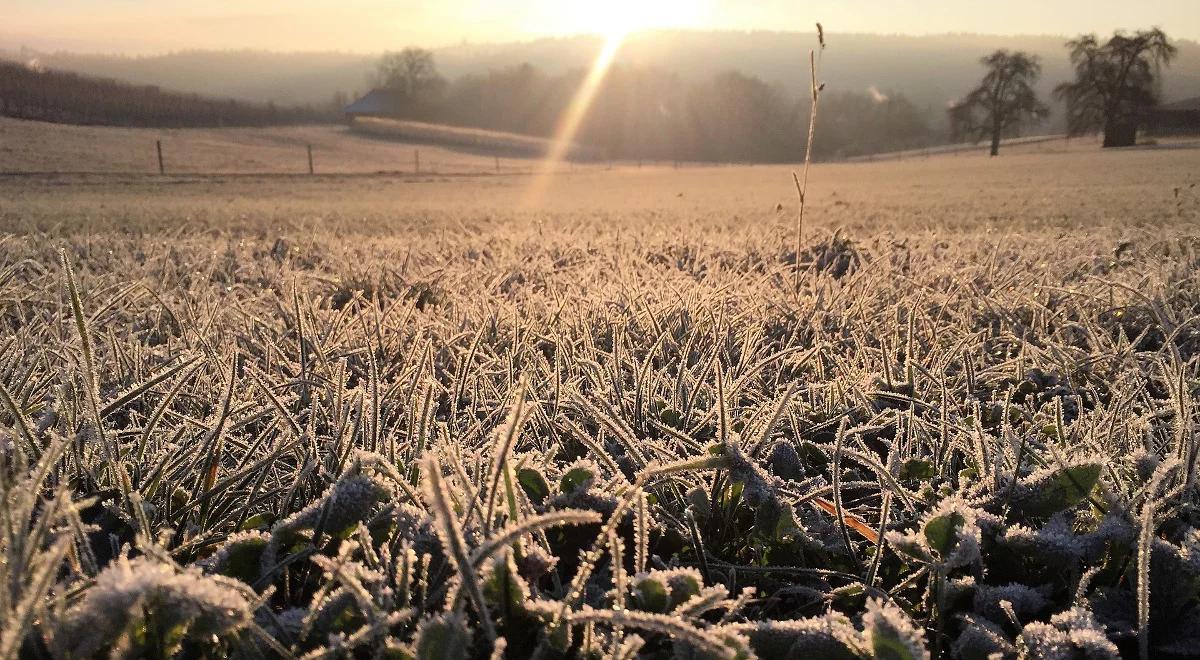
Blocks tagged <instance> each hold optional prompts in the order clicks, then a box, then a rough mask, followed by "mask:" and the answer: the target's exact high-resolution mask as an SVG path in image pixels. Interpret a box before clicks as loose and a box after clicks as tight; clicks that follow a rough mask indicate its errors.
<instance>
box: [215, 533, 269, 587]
mask: <svg viewBox="0 0 1200 660" xmlns="http://www.w3.org/2000/svg"><path fill="white" fill-rule="evenodd" d="M266 547H267V539H266V537H250V538H244V539H238V540H237V541H234V542H233V543H230V544H227V545H226V547H225V548H223V549H222V550H221V553H222V555H223V557H222V561H221V566H220V571H219V572H220V574H221V575H224V576H227V577H231V578H237V579H238V580H241V581H242V582H245V583H246V584H253V583H254V582H255V580H257V579H258V576H259V572H258V569H259V562H260V560H261V559H262V553H263V549H265V548H266Z"/></svg>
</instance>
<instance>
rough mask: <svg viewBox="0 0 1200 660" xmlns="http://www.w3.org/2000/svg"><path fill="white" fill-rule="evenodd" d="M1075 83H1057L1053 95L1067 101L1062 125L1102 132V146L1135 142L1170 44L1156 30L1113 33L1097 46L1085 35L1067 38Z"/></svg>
mask: <svg viewBox="0 0 1200 660" xmlns="http://www.w3.org/2000/svg"><path fill="white" fill-rule="evenodd" d="M1067 48H1069V49H1070V50H1071V63H1072V64H1074V65H1075V82H1071V83H1063V84H1061V85H1059V86H1058V87H1057V88H1056V89H1055V90H1054V93H1055V95H1056V96H1058V97H1059V98H1060V99H1063V100H1064V101H1066V104H1067V128H1068V131H1069V132H1070V133H1071V134H1072V135H1081V134H1084V133H1092V132H1095V131H1097V130H1103V131H1104V146H1105V147H1125V146H1130V145H1132V144H1134V143H1135V142H1136V141H1137V127H1138V121H1139V119H1140V118H1141V117H1142V116H1143V115H1144V113H1145V112H1146V111H1147V110H1149V109H1151V108H1153V107H1154V106H1155V105H1157V104H1158V92H1157V89H1156V87H1157V82H1158V74H1159V72H1160V70H1161V68H1162V67H1163V66H1164V65H1168V64H1170V62H1171V60H1172V59H1174V57H1175V54H1176V52H1177V51H1176V48H1175V46H1174V45H1173V44H1172V43H1171V42H1170V40H1169V39H1168V38H1167V35H1166V34H1165V33H1164V32H1163V31H1162V30H1160V29H1158V28H1154V29H1152V30H1139V31H1138V32H1136V33H1134V34H1133V35H1127V34H1125V33H1123V32H1117V33H1116V34H1114V35H1113V36H1112V38H1111V39H1109V40H1108V42H1107V43H1104V44H1101V43H1100V42H1099V40H1098V39H1097V38H1096V35H1093V34H1089V35H1084V36H1081V37H1079V38H1078V39H1075V40H1073V41H1068V42H1067Z"/></svg>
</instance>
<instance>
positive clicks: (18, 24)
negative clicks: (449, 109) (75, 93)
mask: <svg viewBox="0 0 1200 660" xmlns="http://www.w3.org/2000/svg"><path fill="white" fill-rule="evenodd" d="M0 14H3V20H2V21H0V47H8V48H13V47H16V46H20V45H28V46H30V47H32V48H37V49H43V50H50V49H62V50H76V51H89V52H106V53H128V54H141V53H156V52H165V51H174V50H185V49H244V48H249V49H257V50H275V51H328V50H340V51H348V52H377V51H381V50H387V49H397V48H401V47H404V46H408V45H416V46H424V47H437V46H445V45H451V44H457V43H462V42H464V41H465V42H472V43H495V42H506V41H522V40H529V39H535V38H540V37H547V36H566V35H575V34H585V33H602V34H620V33H624V32H628V31H632V30H638V29H647V28H687V29H730V30H758V29H766V30H779V31H808V30H811V29H812V25H813V24H814V23H815V22H816V21H821V22H822V23H823V24H824V25H825V27H826V29H827V30H828V31H830V32H831V33H836V32H844V33H850V32H856V33H862V32H866V33H886V34H914V35H920V34H942V33H957V32H971V33H980V34H1004V35H1009V34H1028V35H1033V34H1041V35H1045V34H1050V35H1067V36H1072V35H1076V34H1079V33H1085V32H1096V33H1100V34H1108V33H1111V32H1112V31H1113V30H1115V29H1121V28H1124V29H1135V28H1140V27H1150V26H1159V27H1162V28H1163V29H1164V30H1166V31H1167V33H1168V34H1170V35H1171V36H1173V37H1176V38H1185V39H1192V40H1200V0H990V1H986V2H985V1H980V0H920V1H917V0H586V1H581V0H510V1H508V2H500V1H491V2H488V1H486V0H434V1H423V2H417V1H414V0H334V1H330V0H204V1H197V0H0Z"/></svg>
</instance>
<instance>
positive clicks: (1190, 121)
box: [1146, 96, 1200, 135]
mask: <svg viewBox="0 0 1200 660" xmlns="http://www.w3.org/2000/svg"><path fill="white" fill-rule="evenodd" d="M1146 129H1147V131H1148V132H1150V133H1152V134H1154V135H1200V96H1197V97H1195V98H1190V99H1184V100H1182V101H1176V102H1174V103H1166V104H1164V105H1161V106H1159V107H1157V108H1155V109H1154V111H1153V112H1152V113H1150V117H1149V119H1148V120H1147V122H1146Z"/></svg>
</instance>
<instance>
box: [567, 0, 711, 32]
mask: <svg viewBox="0 0 1200 660" xmlns="http://www.w3.org/2000/svg"><path fill="white" fill-rule="evenodd" d="M555 9H556V10H557V11H558V12H561V13H562V22H563V23H564V25H563V28H565V31H568V32H571V31H574V32H590V33H598V34H602V35H604V36H605V37H606V38H608V39H610V40H612V39H618V40H619V39H623V38H625V36H627V35H628V34H629V33H631V32H636V31H638V30H649V29H655V28H688V27H696V26H698V25H701V24H703V23H704V22H705V20H706V19H707V18H708V17H709V14H710V13H711V12H712V2H710V1H707V0H607V1H606V2H596V1H595V0H587V1H585V2H560V3H558V4H557V5H556V6H555ZM547 13H552V11H547Z"/></svg>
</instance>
